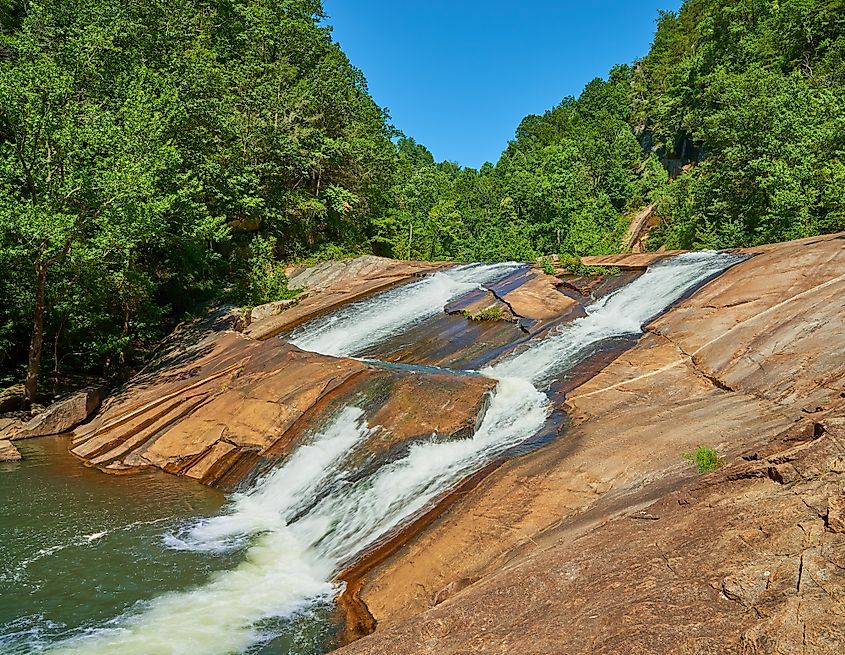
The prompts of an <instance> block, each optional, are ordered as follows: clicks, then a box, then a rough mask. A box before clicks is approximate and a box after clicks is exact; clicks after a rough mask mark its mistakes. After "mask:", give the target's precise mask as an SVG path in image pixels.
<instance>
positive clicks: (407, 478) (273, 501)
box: [57, 253, 740, 655]
mask: <svg viewBox="0 0 845 655" xmlns="http://www.w3.org/2000/svg"><path fill="white" fill-rule="evenodd" d="M739 260H740V258H738V257H735V256H733V255H728V254H722V253H696V254H689V255H681V256H679V257H676V258H674V259H672V260H669V261H667V262H665V263H661V264H658V265H656V266H653V267H652V268H651V269H649V271H648V272H647V273H646V274H644V275H643V276H641V277H640V278H638V279H637V280H636V281H635V282H633V283H632V284H630V285H628V286H627V287H625V288H623V289H620V290H619V291H617V292H616V293H614V294H612V295H611V296H609V297H607V298H604V299H602V300H601V301H598V302H596V303H595V305H594V306H592V307H591V308H590V311H589V312H588V314H587V316H585V317H583V318H581V319H578V320H576V321H574V322H572V323H570V324H568V325H567V326H565V327H563V328H562V329H561V330H559V331H558V332H556V333H555V334H552V335H550V336H548V337H547V338H546V339H544V340H543V341H541V342H539V343H537V344H534V345H532V346H531V347H529V348H528V349H526V350H523V351H521V352H519V353H516V354H514V355H512V356H510V357H508V358H506V359H504V360H502V361H501V362H499V363H498V364H496V365H495V366H492V367H489V368H487V369H485V370H484V371H482V373H483V374H485V375H487V376H489V377H491V378H494V379H496V380H497V386H496V389H495V391H494V392H493V395H492V398H491V400H490V403H489V408H488V410H487V412H486V413H485V415H484V418H483V420H482V421H481V424H480V425H479V427H478V429H477V430H476V433H475V434H474V435H473V436H472V437H471V438H467V439H463V440H456V441H447V442H438V441H434V440H431V441H425V442H420V443H415V444H414V445H412V446H411V448H410V450H409V451H408V453H407V454H406V455H405V456H404V457H402V458H400V459H398V460H396V461H393V462H390V463H387V464H384V465H383V466H382V467H381V468H379V469H378V470H376V471H375V472H374V473H372V474H371V475H370V476H369V477H365V478H363V479H357V480H355V481H354V482H353V481H352V480H350V479H347V473H346V472H345V469H344V467H343V462H344V459H345V457H346V456H347V455H348V454H349V453H350V452H351V451H352V450H353V449H354V448H355V447H356V446H357V445H359V444H361V443H363V442H364V441H365V440H366V439H367V438H368V437H370V436H371V435H372V434H373V432H374V431H375V430H377V429H378V428H377V427H375V426H369V425H368V424H367V422H366V418H365V416H364V413H363V412H362V411H361V410H360V409H358V408H356V407H346V408H345V409H343V410H341V411H340V412H338V414H337V415H336V416H335V417H334V419H333V420H332V421H331V422H330V423H329V424H328V425H327V426H325V427H324V428H323V430H322V431H320V432H318V433H316V434H315V435H313V436H312V437H311V438H310V440H308V441H307V442H306V443H305V444H303V445H301V446H300V447H299V448H298V450H296V451H295V452H294V453H293V454H292V455H291V456H290V457H289V458H288V459H287V460H286V461H285V463H284V464H283V465H281V466H279V467H278V468H276V469H275V470H273V471H271V472H269V473H268V474H267V475H265V476H264V477H263V478H261V479H260V480H259V481H258V483H257V484H256V485H255V486H254V487H253V488H252V489H251V490H250V491H248V492H245V493H241V494H236V495H234V496H233V497H232V499H231V502H230V504H229V506H228V511H227V512H226V513H225V514H223V515H221V516H218V517H215V518H212V519H209V520H206V521H203V522H201V523H199V524H198V525H195V526H193V527H192V528H190V529H189V530H187V531H186V532H185V533H184V534H181V535H179V536H178V537H175V536H172V537H170V542H171V545H172V546H173V547H177V548H190V549H196V550H204V551H221V550H225V549H228V548H235V547H242V546H243V545H244V544H247V543H248V544H250V545H249V546H248V547H247V548H246V551H245V557H244V561H243V562H242V563H241V564H240V565H239V566H238V567H236V568H235V569H233V570H229V571H224V572H221V573H219V574H217V575H215V576H214V577H213V579H212V580H211V581H210V582H209V583H208V584H206V585H205V586H202V587H200V588H197V589H194V590H191V591H186V592H180V593H172V594H167V595H165V596H161V597H159V598H156V599H154V600H152V601H151V602H150V603H148V604H147V605H146V606H145V607H144V608H142V609H141V610H138V611H135V612H134V613H131V612H130V613H129V614H127V615H126V616H124V617H119V618H118V619H117V620H116V621H115V622H114V623H113V624H112V625H109V626H106V627H104V628H101V629H98V630H96V631H94V632H93V633H92V634H89V635H86V636H82V637H78V638H75V639H73V640H70V641H68V642H66V643H64V644H62V645H60V647H59V648H58V651H57V652H60V653H68V654H70V653H77V654H79V653H85V654H97V655H99V654H103V655H105V654H106V653H109V654H111V653H121V654H126V655H132V654H138V655H140V654H143V655H165V654H167V655H189V654H191V655H224V654H228V653H236V652H242V651H243V650H245V649H247V648H249V647H250V646H251V645H253V644H254V643H255V642H257V641H260V640H262V639H266V634H262V632H261V630H260V629H259V627H258V626H259V625H260V623H261V622H262V621H263V620H265V619H268V618H272V617H280V616H289V615H291V614H292V613H294V612H296V611H298V610H301V609H303V608H304V607H307V606H308V605H309V604H312V603H315V602H317V601H320V600H327V599H330V598H331V597H332V596H333V595H334V594H335V593H336V592H337V588H336V586H335V585H333V584H332V583H331V580H332V577H333V576H334V575H335V574H336V573H337V572H338V571H339V570H340V569H341V568H342V567H343V566H344V565H345V564H348V563H349V562H351V561H352V560H353V559H354V558H355V556H356V555H358V554H360V553H361V552H362V551H364V550H365V549H366V548H367V547H368V546H371V545H372V544H373V543H375V542H376V541H378V539H379V538H381V537H383V536H385V535H386V534H388V533H389V532H390V531H391V530H393V529H394V528H396V527H397V526H399V525H401V524H402V523H403V522H405V521H407V520H409V519H410V518H412V517H413V516H415V515H417V514H418V512H420V511H421V510H422V509H424V508H425V507H427V506H430V504H431V503H432V502H433V501H435V500H436V499H437V498H438V497H439V496H440V495H441V494H443V493H444V492H445V491H447V490H448V489H449V488H450V487H451V486H453V485H454V484H455V483H456V482H457V481H459V480H461V479H462V478H463V477H465V476H466V475H468V474H470V473H472V472H474V471H476V470H478V469H479V468H480V467H482V466H483V465H484V464H486V463H487V462H489V461H490V460H491V459H492V458H493V457H495V456H496V455H497V454H501V453H502V452H504V451H505V450H507V449H508V448H510V447H511V446H514V445H517V444H519V443H521V442H523V441H525V440H526V439H528V438H530V437H531V436H533V435H534V434H536V433H537V432H538V431H539V430H540V429H541V428H542V426H543V424H544V422H545V420H546V418H547V413H548V408H547V404H548V403H547V399H546V396H545V395H544V394H543V393H541V392H540V391H538V390H537V388H536V386H535V385H537V384H542V383H545V382H548V381H549V380H550V379H551V378H553V377H554V376H555V375H557V374H559V373H560V372H562V371H563V370H566V369H568V368H570V367H572V366H573V365H574V364H576V363H577V362H578V361H580V360H581V359H583V358H584V357H585V356H586V355H587V354H589V352H591V349H592V348H593V347H595V345H596V344H597V343H599V342H601V341H604V340H606V339H611V338H614V337H618V336H622V335H626V334H636V333H638V332H640V331H641V329H642V325H643V323H644V322H646V321H648V320H649V319H650V318H652V317H653V316H655V315H657V314H658V313H660V312H661V311H662V310H663V309H664V308H665V307H666V306H667V305H669V304H671V303H672V302H674V301H676V300H677V299H678V298H680V297H681V296H682V295H683V294H684V292H685V291H687V290H688V289H689V288H690V287H692V286H693V285H695V284H698V283H700V282H702V281H703V280H705V279H707V278H708V277H710V276H711V275H713V274H715V273H717V272H719V271H720V270H723V269H724V268H726V267H728V266H730V265H732V264H733V263H736V262H737V261H739ZM473 270H474V271H475V273H477V274H478V277H473V273H472V271H473ZM508 270H509V269H508V268H507V266H504V267H500V268H499V269H491V268H489V267H487V268H481V267H477V268H475V269H472V268H469V267H467V268H464V269H463V270H462V271H461V272H460V276H461V278H462V279H460V280H456V279H455V278H454V277H451V278H449V281H448V282H445V281H444V280H443V279H442V278H440V279H438V280H436V281H435V282H434V286H435V287H437V288H436V289H433V287H432V285H431V284H429V285H426V284H422V283H415V284H414V285H409V286H408V287H405V288H404V289H403V290H402V291H403V292H404V293H402V294H399V293H394V292H390V293H389V294H383V295H382V296H378V297H376V298H374V299H373V300H371V301H368V302H369V303H370V304H368V303H363V304H361V305H359V311H360V312H361V315H362V316H363V317H364V322H365V324H366V326H367V327H366V328H365V329H362V328H360V326H359V325H358V320H357V318H356V317H355V316H352V315H350V314H348V313H347V314H345V315H341V318H337V316H336V317H334V320H333V321H331V322H327V321H325V320H324V321H323V322H321V323H319V324H317V325H318V326H319V327H316V326H306V327H305V329H304V330H303V331H302V332H301V333H300V344H302V343H305V342H306V341H307V342H308V343H310V344H311V345H312V347H314V348H317V347H318V345H317V344H319V347H320V348H322V349H323V350H328V351H336V352H358V351H360V350H361V349H362V348H365V347H368V346H371V345H372V344H373V343H375V341H374V339H373V336H372V335H373V333H374V332H378V334H379V335H381V336H380V337H378V338H383V337H384V335H386V334H388V333H390V334H392V333H393V332H386V331H385V330H388V325H387V323H388V322H382V321H381V316H382V315H383V314H385V313H388V312H392V313H391V314H390V315H391V316H392V317H394V318H395V317H396V316H400V315H404V314H403V311H402V309H401V308H400V310H399V311H397V312H393V309H392V308H391V307H389V306H387V305H385V303H384V299H385V298H386V297H392V298H393V301H394V302H401V303H403V307H406V308H407V311H408V314H409V315H411V316H413V317H414V318H413V319H412V320H411V321H409V322H405V323H404V325H406V326H407V325H408V324H410V323H411V322H415V321H417V320H419V317H420V316H423V315H431V314H432V313H436V311H439V309H440V308H441V307H442V305H443V304H444V303H445V302H448V300H449V299H451V297H454V295H456V294H457V292H456V291H455V289H457V288H459V287H461V285H463V286H462V287H461V288H464V290H470V289H472V288H475V287H477V286H478V284H483V283H486V282H490V281H492V279H495V277H494V276H501V275H503V274H504V273H506V272H507V271H508ZM494 271H495V272H494ZM452 273H453V274H454V271H453V272H452ZM438 275H440V274H438ZM433 277H437V276H433ZM479 278H486V279H485V280H484V281H483V282H480V281H479ZM423 282H425V281H423ZM440 285H443V286H445V287H448V288H449V290H448V291H447V290H444V289H443V288H440ZM397 291H398V290H397ZM390 294H393V295H392V296H391V295H390ZM453 294H454V295H453ZM400 298H401V300H400ZM435 298H436V300H435ZM423 299H424V300H423ZM435 303H439V305H437V304H435ZM432 304H435V306H434V312H432V311H431V310H432ZM374 308H376V309H377V310H376V309H374ZM343 316H346V318H343ZM350 334H354V335H356V336H355V338H354V339H352V338H350V337H349V335H350ZM331 335H333V336H331ZM330 336H331V338H332V339H335V340H336V341H331V342H329V341H327V340H328V339H329V337H330Z"/></svg>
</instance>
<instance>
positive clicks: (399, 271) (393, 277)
mask: <svg viewBox="0 0 845 655" xmlns="http://www.w3.org/2000/svg"><path fill="white" fill-rule="evenodd" d="M444 266H446V265H445V264H438V263H436V262H415V261H398V260H393V259H385V258H384V257H372V256H366V257H359V258H357V259H349V260H343V261H336V262H325V263H323V264H318V265H317V266H314V267H311V268H306V269H292V270H289V271H288V272H289V274H290V275H289V280H288V284H289V286H290V288H292V289H302V290H304V292H305V293H304V294H303V295H302V296H300V297H299V302H297V303H295V304H293V305H292V306H290V307H287V308H285V310H284V311H281V312H279V313H275V314H270V315H267V316H260V320H258V319H257V320H255V321H254V322H252V323H251V324H250V325H249V326H248V327H246V329H245V330H244V333H245V334H246V335H247V336H249V337H251V338H253V339H258V340H264V339H269V338H271V337H274V336H276V335H279V334H281V333H282V332H284V331H286V330H290V329H291V328H294V327H296V326H297V325H299V324H301V323H303V322H305V321H307V320H310V319H312V318H314V317H316V316H319V315H320V314H324V313H326V312H330V311H332V310H333V309H337V308H338V307H340V306H342V305H345V304H347V303H350V302H354V301H355V300H360V299H361V298H364V297H365V296H368V295H370V294H373V293H376V292H378V291H384V290H385V289H389V288H391V287H393V286H396V285H399V284H402V283H404V282H408V281H410V280H413V279H414V278H416V277H420V276H422V275H426V274H428V273H431V272H433V271H437V270H440V269H442V268H443V267H444Z"/></svg>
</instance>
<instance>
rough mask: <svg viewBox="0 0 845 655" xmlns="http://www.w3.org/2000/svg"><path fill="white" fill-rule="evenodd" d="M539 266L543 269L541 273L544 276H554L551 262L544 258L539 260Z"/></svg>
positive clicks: (553, 266) (553, 267)
mask: <svg viewBox="0 0 845 655" xmlns="http://www.w3.org/2000/svg"><path fill="white" fill-rule="evenodd" d="M540 265H541V266H542V267H543V273H545V274H546V275H554V274H555V272H556V271H555V265H554V264H552V261H551V260H550V259H548V258H546V257H543V259H541V260H540Z"/></svg>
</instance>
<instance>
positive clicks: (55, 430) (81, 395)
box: [0, 387, 105, 439]
mask: <svg viewBox="0 0 845 655" xmlns="http://www.w3.org/2000/svg"><path fill="white" fill-rule="evenodd" d="M104 396H105V389H104V388H102V387H90V388H88V389H83V390H82V391H77V392H74V393H72V394H70V395H69V396H67V397H66V398H62V399H61V400H58V401H56V402H54V403H53V404H52V405H50V406H49V407H47V408H46V409H44V410H43V411H41V412H39V413H38V414H36V415H35V416H34V417H33V418H32V420H30V421H27V422H26V423H23V424H18V425H14V426H12V425H10V426H8V427H6V428H5V429H4V430H3V431H2V433H0V434H2V436H5V437H8V438H9V439H29V438H31V437H46V436H49V435H53V434H62V433H63V432H69V431H71V430H73V428H75V427H76V426H77V425H79V424H80V423H84V422H85V421H87V420H88V418H89V417H90V416H91V415H92V414H93V413H94V412H95V411H97V408H98V407H99V406H100V402H102V400H103V397H104Z"/></svg>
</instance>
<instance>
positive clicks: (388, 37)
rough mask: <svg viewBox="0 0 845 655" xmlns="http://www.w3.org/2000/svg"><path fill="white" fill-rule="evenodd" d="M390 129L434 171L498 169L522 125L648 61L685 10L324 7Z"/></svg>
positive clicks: (359, 0)
mask: <svg viewBox="0 0 845 655" xmlns="http://www.w3.org/2000/svg"><path fill="white" fill-rule="evenodd" d="M323 6H324V8H325V10H326V12H327V13H328V14H329V21H328V22H329V24H330V25H332V27H333V28H334V38H335V40H336V41H338V42H339V43H340V44H341V47H342V48H343V49H344V51H345V52H346V54H347V55H348V56H349V58H350V60H351V61H352V64H353V65H354V66H356V67H358V68H360V69H361V70H362V71H363V72H364V75H365V76H366V77H367V81H368V83H369V86H370V92H371V93H372V95H373V97H374V98H375V100H376V102H378V103H379V104H380V105H381V106H382V107H386V108H387V109H388V110H389V111H390V115H391V117H392V122H393V124H394V125H395V126H396V127H398V128H399V129H400V130H402V131H403V132H404V133H405V134H407V135H408V136H412V137H414V138H415V139H416V140H417V141H419V142H420V143H422V144H424V145H425V146H427V147H428V148H429V149H430V150H431V151H432V153H434V156H435V158H436V159H438V160H442V159H449V160H453V161H457V162H458V163H460V164H462V165H465V166H475V167H478V166H480V165H481V164H482V163H484V162H485V161H492V162H495V161H496V160H497V159H498V157H499V154H500V153H501V152H502V150H503V149H504V147H505V145H506V144H507V142H508V140H509V139H511V138H513V135H514V132H515V130H516V127H517V125H518V124H519V121H520V120H521V119H522V118H523V117H524V116H525V115H526V114H540V113H543V112H544V111H545V110H546V109H550V108H552V107H553V106H555V105H556V104H558V103H559V102H560V101H561V99H563V98H564V97H565V96H567V95H575V96H577V95H579V94H580V92H581V90H582V89H583V88H584V85H585V84H586V83H587V82H589V81H590V80H592V79H593V78H595V77H599V76H602V77H604V76H606V74H607V72H608V71H609V70H610V68H611V67H612V66H613V65H614V64H620V63H630V62H631V61H633V60H634V59H636V58H638V57H642V56H643V55H645V54H646V53H647V52H648V48H649V45H650V44H651V41H652V38H653V37H654V30H655V19H656V18H657V10H658V9H667V10H677V9H678V8H680V6H681V0H595V1H591V0H580V1H577V0H558V1H557V2H555V1H553V0H534V1H533V2H529V1H525V0H523V1H522V2H520V1H519V0H507V1H506V0H391V1H388V0H323Z"/></svg>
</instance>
